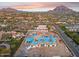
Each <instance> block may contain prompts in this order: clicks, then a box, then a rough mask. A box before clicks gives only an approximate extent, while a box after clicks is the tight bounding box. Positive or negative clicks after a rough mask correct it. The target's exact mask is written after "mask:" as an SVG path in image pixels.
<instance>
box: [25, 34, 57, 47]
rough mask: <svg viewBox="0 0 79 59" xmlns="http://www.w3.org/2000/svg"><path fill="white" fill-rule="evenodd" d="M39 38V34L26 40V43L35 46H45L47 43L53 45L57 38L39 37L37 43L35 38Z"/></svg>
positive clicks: (51, 36)
mask: <svg viewBox="0 0 79 59" xmlns="http://www.w3.org/2000/svg"><path fill="white" fill-rule="evenodd" d="M36 36H38V35H37V34H33V35H32V36H30V37H27V38H25V42H27V43H31V44H33V45H37V44H39V43H41V44H45V43H47V42H48V43H49V44H50V45H52V44H53V43H54V42H56V38H55V37H54V36H53V35H51V34H50V35H49V36H39V37H38V38H37V40H36V41H35V39H34V37H36Z"/></svg>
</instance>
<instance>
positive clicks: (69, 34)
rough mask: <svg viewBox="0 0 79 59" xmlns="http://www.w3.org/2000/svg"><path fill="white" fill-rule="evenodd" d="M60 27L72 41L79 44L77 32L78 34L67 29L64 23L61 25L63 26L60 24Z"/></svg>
mask: <svg viewBox="0 0 79 59" xmlns="http://www.w3.org/2000/svg"><path fill="white" fill-rule="evenodd" d="M60 27H61V29H62V30H63V31H65V33H66V34H67V35H68V36H69V37H70V38H72V39H73V41H74V42H75V43H76V44H78V45H79V34H78V33H76V32H71V31H69V30H67V29H66V28H65V26H64V25H63V26H60Z"/></svg>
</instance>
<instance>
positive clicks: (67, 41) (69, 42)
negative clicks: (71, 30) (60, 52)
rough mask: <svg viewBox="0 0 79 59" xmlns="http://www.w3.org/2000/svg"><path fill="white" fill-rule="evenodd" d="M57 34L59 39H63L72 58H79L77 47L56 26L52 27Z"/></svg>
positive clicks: (78, 46) (78, 47)
mask: <svg viewBox="0 0 79 59" xmlns="http://www.w3.org/2000/svg"><path fill="white" fill-rule="evenodd" d="M54 26H55V28H56V30H57V31H58V32H59V35H60V37H61V38H62V39H63V41H64V43H65V44H66V46H67V47H68V48H69V50H70V51H71V53H72V54H73V56H76V57H79V45H77V44H76V43H75V42H74V41H73V40H72V39H71V38H69V37H68V36H67V35H66V34H65V33H64V31H62V30H61V29H60V28H59V26H58V25H54Z"/></svg>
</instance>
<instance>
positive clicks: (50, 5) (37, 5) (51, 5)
mask: <svg viewBox="0 0 79 59" xmlns="http://www.w3.org/2000/svg"><path fill="white" fill-rule="evenodd" d="M58 4H59V3H51V2H50V3H47V2H46V3H44V2H41V3H40V2H39V3H38V2H36V3H31V4H29V5H18V6H13V7H12V8H15V9H36V8H54V7H55V6H57V5H58Z"/></svg>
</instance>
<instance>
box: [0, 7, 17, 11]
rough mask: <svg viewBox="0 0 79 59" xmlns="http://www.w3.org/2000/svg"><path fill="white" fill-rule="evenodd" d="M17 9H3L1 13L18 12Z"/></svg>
mask: <svg viewBox="0 0 79 59" xmlns="http://www.w3.org/2000/svg"><path fill="white" fill-rule="evenodd" d="M16 11H17V10H16V9H13V8H2V9H0V12H16Z"/></svg>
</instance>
